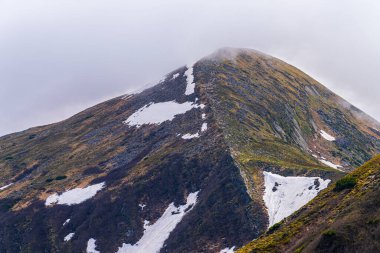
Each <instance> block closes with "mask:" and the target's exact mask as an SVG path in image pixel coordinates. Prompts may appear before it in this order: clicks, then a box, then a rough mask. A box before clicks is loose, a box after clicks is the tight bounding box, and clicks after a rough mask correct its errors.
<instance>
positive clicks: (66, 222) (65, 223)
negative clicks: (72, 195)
mask: <svg viewBox="0 0 380 253" xmlns="http://www.w3.org/2000/svg"><path fill="white" fill-rule="evenodd" d="M69 222H70V219H67V220H65V222H64V223H63V224H62V226H65V225H67V224H68V223H69Z"/></svg>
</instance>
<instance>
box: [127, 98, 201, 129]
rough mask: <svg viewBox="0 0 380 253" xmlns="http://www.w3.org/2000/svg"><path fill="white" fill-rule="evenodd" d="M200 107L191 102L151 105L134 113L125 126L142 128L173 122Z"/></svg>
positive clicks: (169, 102)
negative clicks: (179, 116) (146, 125)
mask: <svg viewBox="0 0 380 253" xmlns="http://www.w3.org/2000/svg"><path fill="white" fill-rule="evenodd" d="M198 107H199V106H198V105H196V104H193V103H191V102H185V103H182V104H179V103H177V102H175V101H168V102H162V103H150V104H148V105H145V106H143V107H142V108H140V109H138V110H137V111H136V112H134V113H133V114H132V115H131V116H129V118H128V119H127V120H125V121H124V123H125V124H127V125H129V126H137V127H140V126H142V125H144V124H161V123H163V122H165V121H167V120H173V119H174V117H175V116H176V115H179V114H184V113H185V112H187V111H189V110H191V109H193V108H198Z"/></svg>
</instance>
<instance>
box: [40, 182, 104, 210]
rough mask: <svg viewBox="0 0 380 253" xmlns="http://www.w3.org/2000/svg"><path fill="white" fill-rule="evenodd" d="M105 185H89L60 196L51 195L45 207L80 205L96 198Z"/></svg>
mask: <svg viewBox="0 0 380 253" xmlns="http://www.w3.org/2000/svg"><path fill="white" fill-rule="evenodd" d="M104 185H105V183H104V182H102V183H99V184H94V185H89V186H87V187H85V188H75V189H72V190H68V191H66V192H64V193H62V194H60V195H58V194H57V193H54V194H53V195H50V196H49V197H48V198H47V199H46V201H45V206H50V205H53V204H57V205H69V206H70V205H75V204H80V203H82V202H83V201H86V200H88V199H90V198H92V197H94V196H95V194H96V193H97V192H98V191H100V190H101V189H102V188H103V187H104Z"/></svg>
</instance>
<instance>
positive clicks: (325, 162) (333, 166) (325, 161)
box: [319, 158, 343, 171]
mask: <svg viewBox="0 0 380 253" xmlns="http://www.w3.org/2000/svg"><path fill="white" fill-rule="evenodd" d="M319 161H320V162H321V163H323V164H325V165H327V166H329V167H331V168H334V169H336V170H340V171H343V170H341V169H339V168H342V166H341V165H338V164H333V163H332V162H330V161H327V160H325V158H323V159H319Z"/></svg>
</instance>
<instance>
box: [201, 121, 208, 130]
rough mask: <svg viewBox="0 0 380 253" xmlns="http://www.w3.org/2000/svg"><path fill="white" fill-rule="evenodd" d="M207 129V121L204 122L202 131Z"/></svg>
mask: <svg viewBox="0 0 380 253" xmlns="http://www.w3.org/2000/svg"><path fill="white" fill-rule="evenodd" d="M206 130H207V123H203V124H202V127H201V132H204V131H206Z"/></svg>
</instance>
